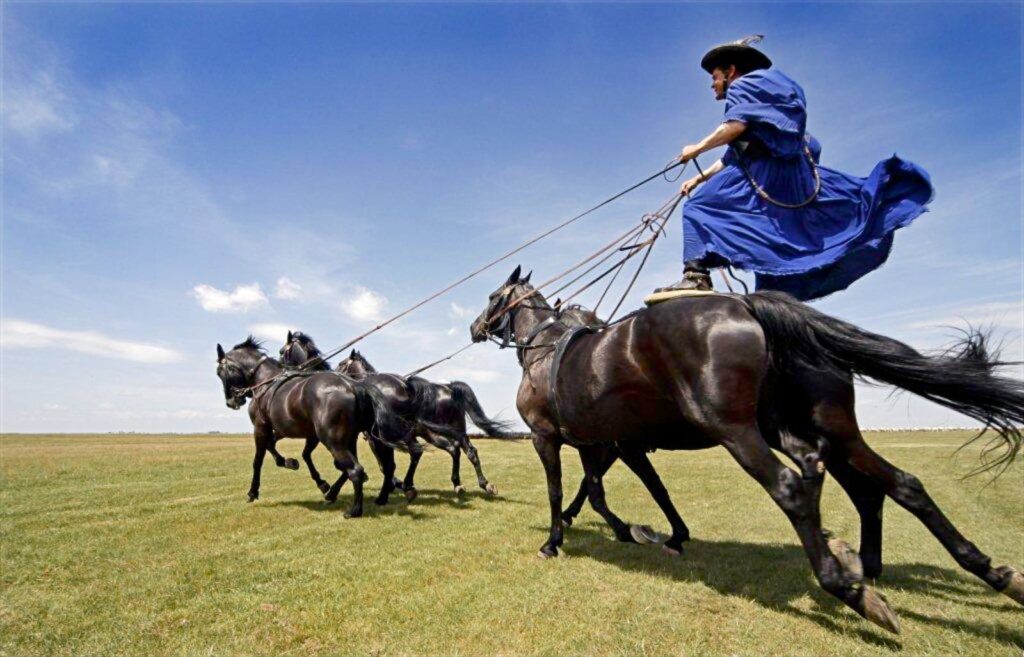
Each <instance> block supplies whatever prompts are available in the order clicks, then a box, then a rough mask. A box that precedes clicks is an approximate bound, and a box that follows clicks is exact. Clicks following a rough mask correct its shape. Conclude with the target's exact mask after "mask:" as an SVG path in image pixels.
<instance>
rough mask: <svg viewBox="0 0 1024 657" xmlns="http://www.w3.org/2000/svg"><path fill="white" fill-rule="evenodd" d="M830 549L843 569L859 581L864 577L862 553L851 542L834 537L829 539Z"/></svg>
mask: <svg viewBox="0 0 1024 657" xmlns="http://www.w3.org/2000/svg"><path fill="white" fill-rule="evenodd" d="M828 549H829V551H830V552H832V556H834V557H835V558H836V561H838V562H839V565H840V566H841V567H842V569H843V570H845V571H846V572H848V573H850V574H851V575H854V576H855V577H856V578H857V581H858V582H859V581H861V580H863V579H864V565H863V564H861V562H860V555H859V554H857V552H856V551H854V549H853V548H852V547H850V544H849V543H847V542H846V541H844V540H842V539H840V538H832V539H829V541H828Z"/></svg>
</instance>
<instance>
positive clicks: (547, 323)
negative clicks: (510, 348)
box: [516, 315, 561, 365]
mask: <svg viewBox="0 0 1024 657" xmlns="http://www.w3.org/2000/svg"><path fill="white" fill-rule="evenodd" d="M560 323H561V320H560V319H558V316H557V315H552V316H551V317H548V318H547V319H545V320H544V321H542V322H541V323H540V324H537V325H536V326H534V327H533V330H532V331H530V333H529V335H527V336H526V339H525V340H523V342H521V343H518V342H517V343H516V357H517V358H519V364H520V365H522V364H523V361H524V359H525V358H526V352H527V350H529V349H543V348H545V347H553V346H555V345H554V343H549V344H536V345H535V344H533V341H534V340H536V339H537V336H538V335H540V334H541V333H543V332H544V331H545V330H546V329H549V328H551V327H552V326H554V325H555V324H560Z"/></svg>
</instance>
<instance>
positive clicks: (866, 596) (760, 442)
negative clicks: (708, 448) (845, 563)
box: [720, 426, 900, 633]
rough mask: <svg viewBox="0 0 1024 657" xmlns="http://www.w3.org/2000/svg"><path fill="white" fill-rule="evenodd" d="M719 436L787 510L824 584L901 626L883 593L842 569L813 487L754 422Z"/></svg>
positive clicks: (892, 626) (864, 611)
mask: <svg viewBox="0 0 1024 657" xmlns="http://www.w3.org/2000/svg"><path fill="white" fill-rule="evenodd" d="M720 436H721V442H722V444H723V445H724V446H725V448H726V449H728V450H729V453H730V454H732V456H733V458H735V459H736V461H737V462H739V464H740V465H741V466H742V467H743V469H744V470H746V471H747V473H748V474H749V475H750V476H752V477H753V478H754V479H756V480H757V481H758V483H760V484H761V486H763V487H764V489H765V490H766V491H768V494H769V495H770V496H771V497H772V499H773V500H774V501H775V503H776V504H777V505H778V506H779V507H780V508H781V509H782V510H783V512H785V514H786V516H787V517H788V518H789V521H790V523H792V525H793V528H794V529H795V530H796V532H797V535H798V536H799V537H800V542H801V543H802V544H803V546H804V551H805V552H806V553H807V557H808V558H809V559H810V562H811V567H812V568H813V570H814V575H815V577H817V579H818V582H819V583H820V584H821V587H822V588H823V589H825V590H826V591H828V592H829V593H831V594H832V595H834V596H835V597H837V598H839V599H840V600H842V601H843V602H844V603H846V604H847V605H848V606H849V607H850V608H852V609H853V610H854V611H856V612H857V613H858V614H860V615H861V616H864V617H865V618H867V619H868V620H870V621H872V622H874V623H876V624H878V625H879V626H880V627H883V628H885V629H887V630H889V631H891V632H896V633H898V632H899V627H900V625H899V619H898V618H897V617H896V615H895V614H894V613H893V612H892V611H891V610H890V609H889V606H888V605H887V604H886V602H885V599H884V598H883V597H882V596H881V595H880V594H879V593H878V592H876V591H875V590H874V589H873V588H871V587H869V586H865V585H864V584H863V582H862V581H861V578H860V577H858V574H857V573H856V572H853V571H851V570H848V569H844V568H843V567H842V566H841V565H840V562H839V561H838V560H837V559H836V557H835V556H834V555H833V554H832V552H831V550H830V549H829V547H828V545H827V543H826V540H825V536H824V534H823V533H822V530H821V517H820V511H819V508H818V505H817V503H816V500H814V499H813V491H812V490H809V489H808V486H807V485H806V484H805V483H804V482H803V481H802V478H801V477H800V475H798V474H797V473H795V472H793V471H792V470H791V469H789V468H787V467H786V466H785V465H783V464H782V462H781V461H779V459H778V457H776V456H775V454H774V453H773V452H772V451H771V449H770V448H769V447H768V444H767V443H766V442H765V440H764V438H762V436H761V434H760V432H759V431H758V430H757V427H756V426H750V427H722V428H721V431H720Z"/></svg>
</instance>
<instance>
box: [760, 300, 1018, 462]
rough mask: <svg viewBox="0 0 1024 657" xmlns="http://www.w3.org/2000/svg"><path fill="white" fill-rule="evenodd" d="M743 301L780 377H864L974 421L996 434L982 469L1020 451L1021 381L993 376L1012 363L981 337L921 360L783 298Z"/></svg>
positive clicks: (898, 345) (974, 333) (973, 333)
mask: <svg viewBox="0 0 1024 657" xmlns="http://www.w3.org/2000/svg"><path fill="white" fill-rule="evenodd" d="M745 299H746V303H747V306H748V307H749V308H750V311H751V312H752V313H753V315H754V317H755V319H757V321H758V323H759V324H760V325H761V327H762V329H763V330H764V333H765V338H766V339H767V343H768V349H769V353H770V354H771V358H772V362H773V365H774V367H775V368H776V369H777V370H778V371H780V372H787V371H792V370H793V369H795V368H797V367H799V368H805V367H810V368H814V369H818V370H820V371H823V372H830V373H832V374H835V375H838V376H842V377H844V378H846V377H849V376H850V375H856V376H859V377H867V378H871V379H874V380H876V381H880V382H882V383H887V384H890V385H893V386H896V387H899V388H903V389H904V390H908V391H910V392H912V393H914V394H916V395H920V396H921V397H924V398H925V399H928V400H930V401H933V402H935V403H937V404H941V405H943V406H945V407H946V408H950V409H952V410H954V411H957V412H959V413H963V414H964V415H966V416H968V417H971V418H974V419H975V420H977V421H979V422H981V423H982V424H983V425H984V427H985V429H989V428H991V429H994V430H995V431H996V433H997V434H998V436H997V438H996V439H995V441H994V442H993V443H992V444H990V445H989V447H988V448H986V449H985V450H984V451H983V452H982V460H983V462H982V466H981V467H980V469H981V470H987V469H990V468H993V467H997V466H1002V467H1006V466H1008V465H1009V464H1010V463H1012V462H1013V460H1014V458H1015V457H1016V456H1017V454H1018V452H1019V451H1020V449H1021V438H1022V427H1024V381H1019V380H1015V379H1011V378H1009V377H1006V376H1000V375H998V374H997V373H996V370H997V369H998V368H1000V367H1003V366H1005V365H1010V364H1011V363H1006V362H1001V361H999V360H998V357H993V356H991V355H990V354H989V353H988V349H987V348H986V341H987V336H986V335H985V334H984V333H983V332H981V331H978V330H976V329H973V328H968V329H967V330H966V331H965V333H964V337H963V338H962V339H961V340H960V341H959V342H958V344H957V345H956V346H955V347H953V348H951V349H949V350H947V351H946V352H944V353H941V354H935V355H925V354H921V353H920V352H918V351H916V350H915V349H913V348H912V347H910V346H908V345H905V344H903V343H902V342H898V341H896V340H893V339H891V338H887V337H885V336H882V335H877V334H875V333H871V332H869V331H865V330H863V329H860V328H857V327H856V326H854V325H852V324H849V323H847V322H844V321H841V320H838V319H835V318H834V317H829V316H828V315H825V314H823V313H820V312H818V311H816V310H814V309H813V308H811V307H810V306H807V305H805V304H803V303H800V302H799V301H797V300H796V299H794V298H793V297H791V296H789V295H787V294H783V293H780V292H755V293H753V294H749V295H747V296H746V297H745ZM982 433H984V429H983V430H982ZM980 435H981V434H980V433H979V434H978V436H980ZM978 436H976V437H975V439H976V438H977V437H978ZM972 440H973V439H972ZM999 446H1002V447H1003V450H1002V452H1001V454H999V455H998V456H996V457H995V458H989V457H992V456H993V454H992V450H993V449H995V448H996V447H999Z"/></svg>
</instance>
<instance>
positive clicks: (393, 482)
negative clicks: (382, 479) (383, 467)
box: [391, 477, 405, 490]
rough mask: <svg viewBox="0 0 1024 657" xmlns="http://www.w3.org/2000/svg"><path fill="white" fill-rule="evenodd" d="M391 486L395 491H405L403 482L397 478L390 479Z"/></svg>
mask: <svg viewBox="0 0 1024 657" xmlns="http://www.w3.org/2000/svg"><path fill="white" fill-rule="evenodd" d="M391 485H392V486H394V487H395V490H405V482H403V481H402V480H401V479H399V478H398V477H392V478H391Z"/></svg>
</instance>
